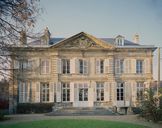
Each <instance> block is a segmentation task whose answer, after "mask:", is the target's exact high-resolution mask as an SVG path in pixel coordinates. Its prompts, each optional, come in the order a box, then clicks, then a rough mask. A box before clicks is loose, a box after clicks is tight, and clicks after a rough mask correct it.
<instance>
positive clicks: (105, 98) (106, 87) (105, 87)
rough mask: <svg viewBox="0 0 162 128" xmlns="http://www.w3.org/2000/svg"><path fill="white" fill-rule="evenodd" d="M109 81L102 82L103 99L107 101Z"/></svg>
mask: <svg viewBox="0 0 162 128" xmlns="http://www.w3.org/2000/svg"><path fill="white" fill-rule="evenodd" d="M109 91H110V90H109V83H108V82H105V83H104V101H109Z"/></svg>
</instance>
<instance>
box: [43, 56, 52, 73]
mask: <svg viewBox="0 0 162 128" xmlns="http://www.w3.org/2000/svg"><path fill="white" fill-rule="evenodd" d="M49 68H50V67H49V60H48V59H44V60H41V74H49Z"/></svg>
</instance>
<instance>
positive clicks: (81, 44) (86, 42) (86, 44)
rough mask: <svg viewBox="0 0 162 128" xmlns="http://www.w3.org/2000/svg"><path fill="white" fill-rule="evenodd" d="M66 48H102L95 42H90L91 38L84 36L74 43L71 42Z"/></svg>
mask: <svg viewBox="0 0 162 128" xmlns="http://www.w3.org/2000/svg"><path fill="white" fill-rule="evenodd" d="M64 48H81V49H85V48H102V47H101V46H99V45H98V44H96V43H95V42H94V41H92V40H90V39H89V38H87V37H85V36H82V37H79V38H77V39H74V40H73V41H69V42H67V43H66V44H65V45H64Z"/></svg>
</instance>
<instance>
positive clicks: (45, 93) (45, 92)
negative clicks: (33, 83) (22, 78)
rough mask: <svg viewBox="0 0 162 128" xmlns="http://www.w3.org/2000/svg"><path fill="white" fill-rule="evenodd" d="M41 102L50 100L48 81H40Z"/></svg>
mask: <svg viewBox="0 0 162 128" xmlns="http://www.w3.org/2000/svg"><path fill="white" fill-rule="evenodd" d="M40 85H41V102H49V101H50V85H49V83H48V82H41V84H40Z"/></svg>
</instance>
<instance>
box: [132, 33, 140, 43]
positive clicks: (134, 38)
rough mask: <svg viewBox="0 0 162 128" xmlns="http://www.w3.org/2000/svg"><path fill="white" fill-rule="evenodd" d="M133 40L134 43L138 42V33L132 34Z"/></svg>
mask: <svg viewBox="0 0 162 128" xmlns="http://www.w3.org/2000/svg"><path fill="white" fill-rule="evenodd" d="M133 42H134V43H136V44H138V43H139V35H138V34H135V35H134V36H133Z"/></svg>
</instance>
